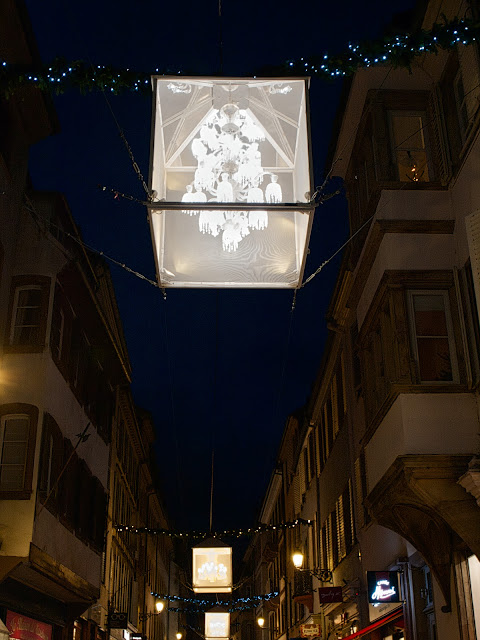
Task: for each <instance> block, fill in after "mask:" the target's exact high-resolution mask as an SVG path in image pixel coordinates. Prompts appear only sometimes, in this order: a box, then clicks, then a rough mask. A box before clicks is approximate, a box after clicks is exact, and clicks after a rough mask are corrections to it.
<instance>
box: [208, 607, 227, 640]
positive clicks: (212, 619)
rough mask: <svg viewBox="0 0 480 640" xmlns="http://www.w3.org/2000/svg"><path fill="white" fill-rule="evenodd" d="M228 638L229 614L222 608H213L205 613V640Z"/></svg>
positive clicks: (225, 639) (224, 639) (223, 639)
mask: <svg viewBox="0 0 480 640" xmlns="http://www.w3.org/2000/svg"><path fill="white" fill-rule="evenodd" d="M229 637H230V614H229V613H228V611H225V609H223V608H222V607H214V608H213V609H210V611H207V612H206V613H205V640H207V638H209V639H215V640H228V638H229Z"/></svg>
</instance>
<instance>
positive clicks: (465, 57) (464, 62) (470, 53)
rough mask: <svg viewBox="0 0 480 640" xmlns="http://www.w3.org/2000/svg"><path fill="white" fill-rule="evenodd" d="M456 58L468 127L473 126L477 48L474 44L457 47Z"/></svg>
mask: <svg viewBox="0 0 480 640" xmlns="http://www.w3.org/2000/svg"><path fill="white" fill-rule="evenodd" d="M458 57H459V60H460V68H461V70H462V81H463V89H464V92H465V106H466V108H467V116H468V126H469V128H470V127H471V125H472V124H473V121H474V119H475V116H476V114H477V111H478V107H479V104H480V103H479V98H480V76H479V70H478V65H479V63H478V56H477V47H476V46H475V45H474V44H471V45H468V46H463V45H459V46H458Z"/></svg>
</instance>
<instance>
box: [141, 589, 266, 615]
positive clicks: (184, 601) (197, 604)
mask: <svg viewBox="0 0 480 640" xmlns="http://www.w3.org/2000/svg"><path fill="white" fill-rule="evenodd" d="M150 593H151V595H152V596H153V597H154V598H157V599H159V600H164V601H166V602H171V603H179V604H180V605H183V606H180V607H178V606H171V607H167V611H173V612H175V613H203V612H204V611H205V610H207V609H210V608H211V607H212V606H214V605H216V606H221V607H225V608H226V609H227V610H228V611H229V612H230V613H233V612H235V611H248V610H249V609H255V608H256V607H258V605H259V604H260V603H262V602H267V601H268V600H272V599H273V598H276V597H277V596H278V595H279V592H278V591H272V592H271V593H265V594H264V595H261V596H251V597H249V598H247V597H245V598H233V599H230V600H218V599H214V600H205V599H200V598H185V597H182V596H171V595H166V594H162V593H156V592H155V591H151V592H150Z"/></svg>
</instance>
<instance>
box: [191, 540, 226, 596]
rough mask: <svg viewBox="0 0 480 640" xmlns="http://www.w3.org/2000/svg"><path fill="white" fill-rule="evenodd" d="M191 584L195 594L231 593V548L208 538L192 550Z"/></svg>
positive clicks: (219, 541)
mask: <svg viewBox="0 0 480 640" xmlns="http://www.w3.org/2000/svg"><path fill="white" fill-rule="evenodd" d="M192 566H193V575H192V584H193V590H194V591H195V592H196V593H230V592H231V591H232V586H233V582H232V547H229V546H228V545H227V544H225V543H224V542H222V541H221V540H218V539H216V538H209V539H208V540H205V541H203V542H201V543H200V544H197V545H196V546H195V547H193V549H192Z"/></svg>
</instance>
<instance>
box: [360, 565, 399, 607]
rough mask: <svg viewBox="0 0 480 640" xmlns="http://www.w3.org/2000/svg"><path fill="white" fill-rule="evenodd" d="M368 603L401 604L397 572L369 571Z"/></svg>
mask: <svg viewBox="0 0 480 640" xmlns="http://www.w3.org/2000/svg"><path fill="white" fill-rule="evenodd" d="M367 585H368V586H367V589H368V602H370V603H371V604H376V605H379V604H383V603H385V602H401V599H400V588H399V583H398V573H397V572H396V571H367Z"/></svg>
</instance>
